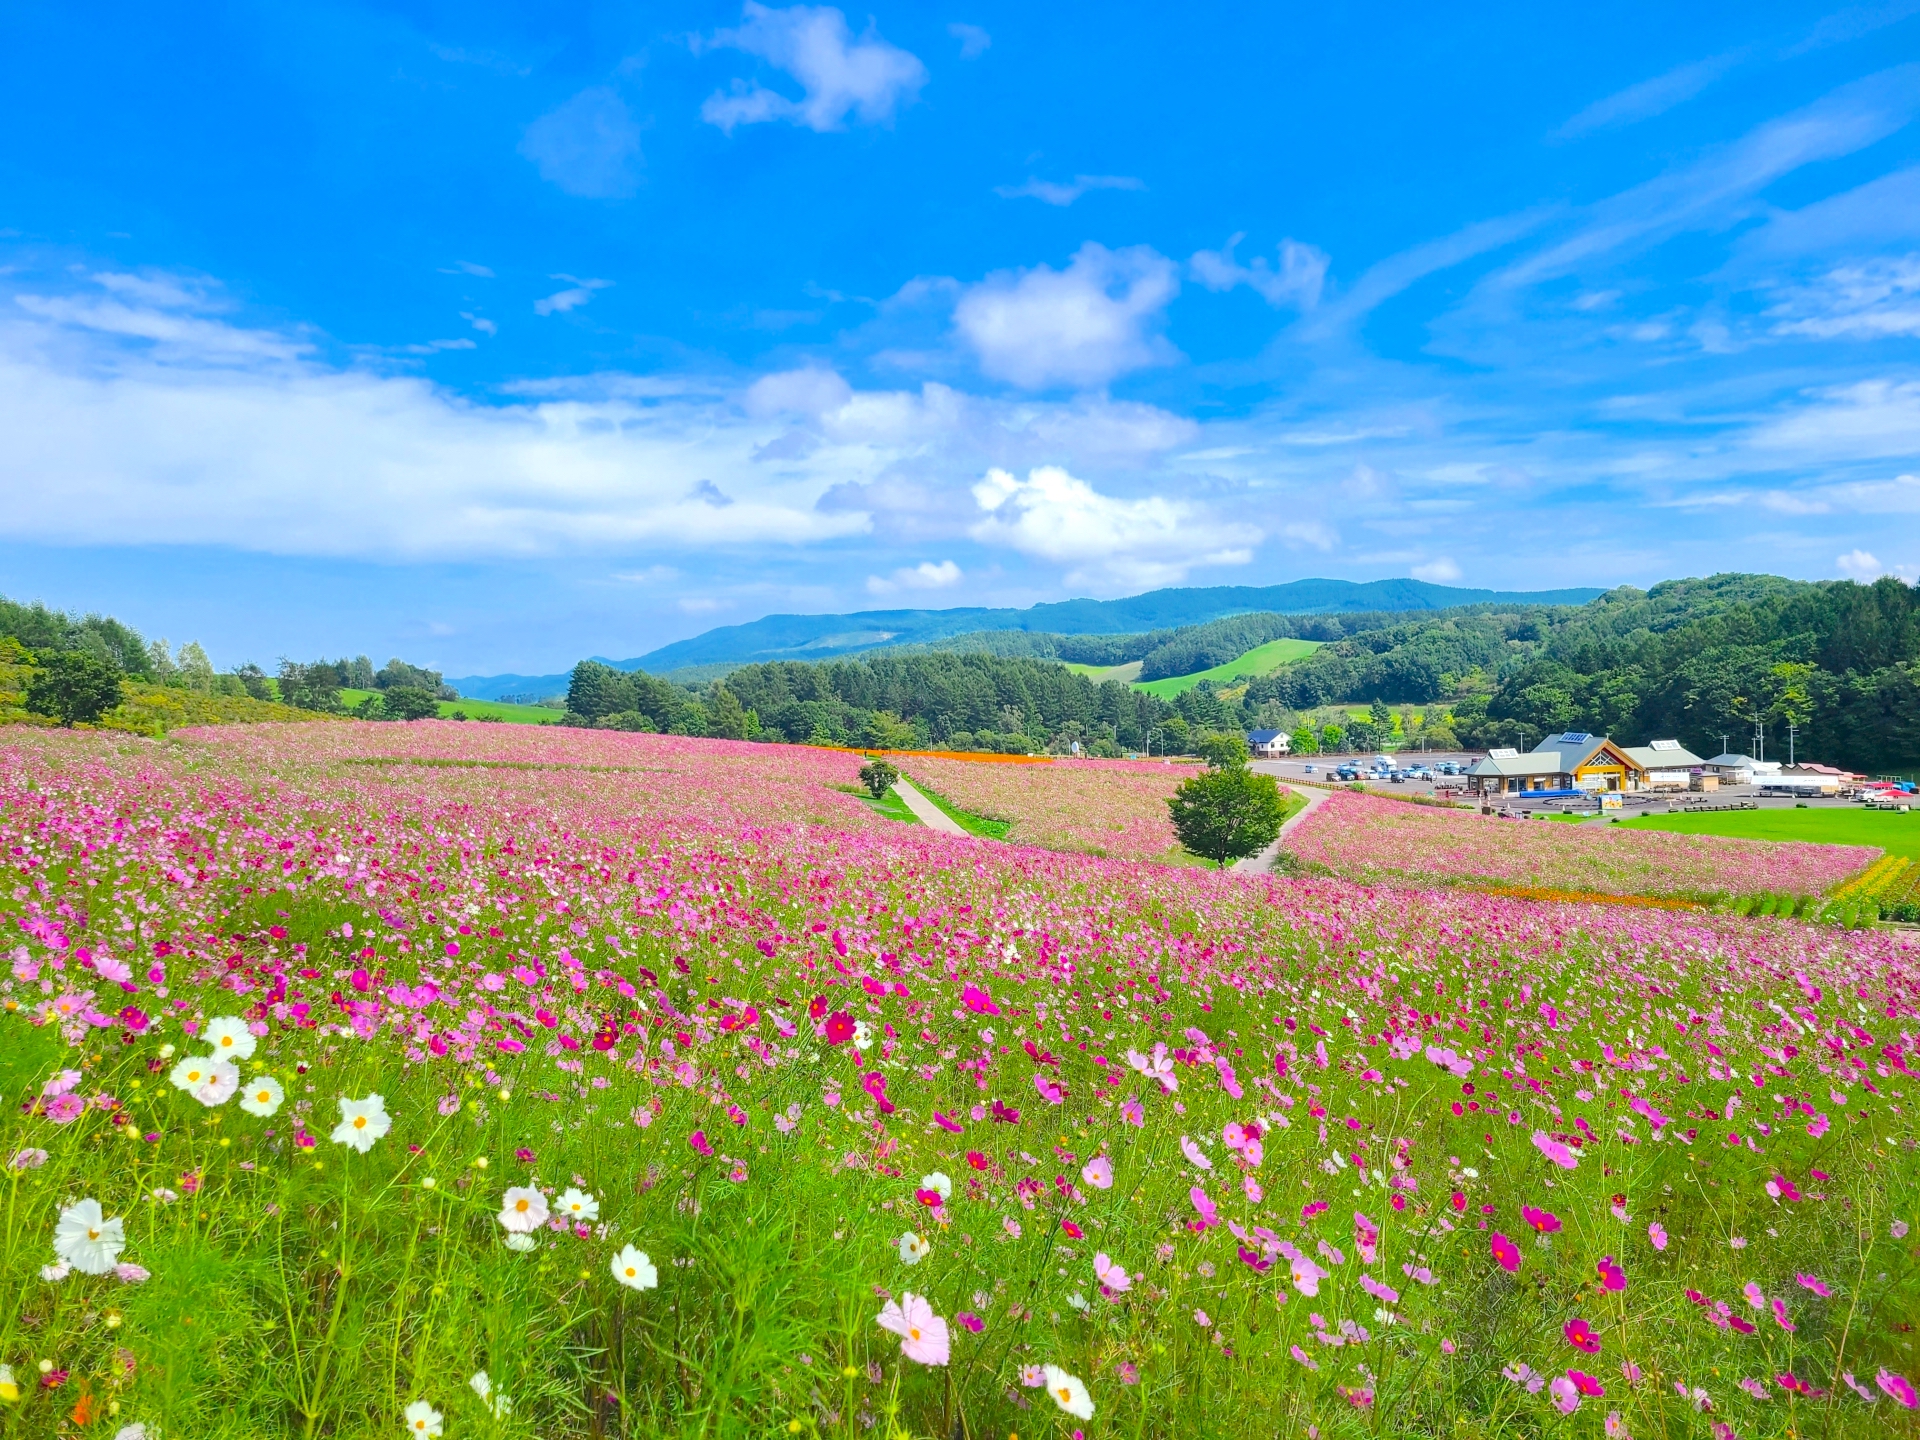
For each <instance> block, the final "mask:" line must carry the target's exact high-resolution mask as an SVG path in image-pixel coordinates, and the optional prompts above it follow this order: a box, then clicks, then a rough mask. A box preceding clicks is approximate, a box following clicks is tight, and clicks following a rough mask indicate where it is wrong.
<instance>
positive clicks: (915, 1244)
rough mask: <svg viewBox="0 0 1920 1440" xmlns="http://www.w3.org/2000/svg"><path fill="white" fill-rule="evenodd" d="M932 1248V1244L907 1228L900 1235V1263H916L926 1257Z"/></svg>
mask: <svg viewBox="0 0 1920 1440" xmlns="http://www.w3.org/2000/svg"><path fill="white" fill-rule="evenodd" d="M932 1249H933V1246H931V1245H929V1244H928V1243H927V1242H926V1241H925V1240H923V1239H922V1238H921V1237H920V1236H918V1235H916V1234H914V1233H913V1231H911V1230H909V1231H907V1233H906V1234H904V1235H902V1236H901V1237H900V1263H901V1264H902V1265H918V1264H919V1263H920V1262H921V1261H922V1260H924V1259H926V1258H927V1253H928V1252H929V1251H930V1250H932Z"/></svg>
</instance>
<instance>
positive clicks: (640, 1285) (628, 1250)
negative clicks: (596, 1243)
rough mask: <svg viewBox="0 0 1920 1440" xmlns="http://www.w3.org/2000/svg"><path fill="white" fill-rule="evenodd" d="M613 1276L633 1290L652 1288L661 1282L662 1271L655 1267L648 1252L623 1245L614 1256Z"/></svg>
mask: <svg viewBox="0 0 1920 1440" xmlns="http://www.w3.org/2000/svg"><path fill="white" fill-rule="evenodd" d="M613 1278H614V1279H616V1280H618V1281H619V1282H620V1283H621V1284H622V1285H625V1286H626V1287H628V1288H629V1289H631V1290H652V1289H655V1288H656V1287H658V1285H659V1284H660V1272H659V1271H658V1270H656V1269H654V1268H653V1261H651V1260H649V1259H648V1258H647V1252H646V1251H644V1250H636V1249H634V1248H633V1246H631V1245H623V1246H621V1248H620V1253H619V1254H618V1255H616V1256H614V1257H613Z"/></svg>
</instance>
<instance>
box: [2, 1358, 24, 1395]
mask: <svg viewBox="0 0 1920 1440" xmlns="http://www.w3.org/2000/svg"><path fill="white" fill-rule="evenodd" d="M0 1400H4V1401H6V1403H7V1404H9V1405H15V1404H18V1403H19V1400H20V1382H19V1381H18V1380H16V1379H14V1378H13V1367H12V1366H11V1365H0Z"/></svg>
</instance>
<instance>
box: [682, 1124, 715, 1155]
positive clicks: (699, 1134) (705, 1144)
mask: <svg viewBox="0 0 1920 1440" xmlns="http://www.w3.org/2000/svg"><path fill="white" fill-rule="evenodd" d="M687 1144H689V1145H691V1146H692V1147H693V1148H694V1149H695V1150H696V1151H698V1152H699V1153H700V1154H702V1155H711V1154H713V1144H712V1142H711V1141H709V1140H708V1139H707V1132H706V1131H704V1130H696V1131H694V1132H693V1134H691V1135H689V1136H688V1137H687Z"/></svg>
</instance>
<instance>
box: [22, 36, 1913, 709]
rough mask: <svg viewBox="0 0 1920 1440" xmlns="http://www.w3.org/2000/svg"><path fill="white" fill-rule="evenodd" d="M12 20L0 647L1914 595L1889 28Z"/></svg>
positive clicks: (427, 650)
mask: <svg viewBox="0 0 1920 1440" xmlns="http://www.w3.org/2000/svg"><path fill="white" fill-rule="evenodd" d="M1471 9H1472V13H1471V14H1465V15H1462V14H1445V15H1443V14H1441V13H1439V12H1435V11H1433V10H1432V8H1431V7H1413V6H1405V7H1400V8H1399V13H1398V14H1397V15H1396V14H1395V13H1394V11H1393V10H1392V9H1387V10H1382V9H1380V8H1378V7H1374V8H1368V9H1364V10H1363V9H1362V8H1361V7H1344V8H1343V7H1326V6H1312V7H1309V6H1295V5H1265V6H1258V7H1255V6H1188V7H1177V8H1175V9H1169V7H1166V6H1164V5H1158V6H1145V5H1126V4H1113V3H1108V4H1103V5H1100V6H1091V5H1076V4H1057V5H1052V6H1040V7H1036V6H1032V5H1019V6H1015V5H999V4H991V3H982V4H967V5H957V6H952V7H942V8H935V7H929V6H925V5H921V6H912V7H895V8H882V9H878V10H875V11H872V12H868V11H866V10H848V11H844V12H843V11H841V10H836V9H832V8H829V7H806V6H795V7H788V8H782V7H779V6H769V7H763V6H760V5H757V4H749V5H746V6H745V7H744V9H743V8H742V7H741V6H739V5H738V4H724V5H698V4H686V5H674V4H657V5H651V6H631V5H629V6H621V5H611V4H586V5H564V4H547V5H540V6H532V5H525V6H502V5H485V4H462V5H453V4H438V5H427V4H422V5H413V6H369V5H362V6H351V5H338V4H328V3H324V0H316V3H310V4H307V5H302V6H284V5H276V6H266V5H260V6H248V5H245V4H234V5H229V6H222V7H194V8H193V9H191V10H188V9H186V8H184V7H170V6H157V7H156V6H133V5H115V4H111V3H108V4H103V5H95V6H88V7H73V6H42V7H30V6H14V7H10V8H9V9H8V10H7V11H6V12H5V13H4V14H3V15H0V136H4V137H5V139H4V141H0V435H4V436H5V442H4V444H0V488H3V491H4V503H3V504H0V534H3V535H4V536H5V537H6V540H7V548H6V558H5V560H4V561H0V591H3V592H4V593H6V594H8V595H10V596H14V597H18V598H31V597H41V598H44V599H46V600H48V601H49V602H50V603H55V604H59V605H63V606H72V607H80V608H92V607H98V608H103V609H109V610H112V611H114V612H116V613H119V614H120V615H121V616H122V617H123V618H126V619H128V620H130V621H132V622H134V623H136V624H138V625H141V626H142V627H143V628H145V629H146V630H147V631H148V632H149V633H151V634H156V635H166V636H169V637H170V638H172V639H174V640H175V641H176V642H177V641H180V640H184V639H188V638H197V639H199V640H201V641H202V642H203V643H204V644H205V645H206V646H207V647H208V649H209V651H210V652H211V653H212V654H213V656H214V659H215V661H216V663H219V664H221V665H228V664H233V663H237V662H240V661H243V660H248V659H252V660H257V661H260V662H262V663H270V662H271V661H272V660H273V659H274V657H276V656H277V655H279V654H282V653H288V654H294V655H310V654H315V653H320V652H325V653H328V654H338V653H357V652H361V651H364V652H367V653H369V654H372V655H374V656H375V657H376V659H383V658H384V657H385V656H387V655H388V654H393V653H399V654H404V655H406V656H408V657H410V658H414V659H417V660H423V661H426V662H429V663H436V664H439V665H441V666H443V667H445V668H446V669H447V670H448V672H449V673H454V674H467V673H484V672H488V671H498V670H521V671H550V670H554V669H558V668H563V667H564V666H565V665H567V664H569V663H571V661H572V660H573V659H575V658H577V657H578V656H580V655H582V654H587V653H600V654H609V655H615V656H626V655H634V654H639V653H641V652H643V651H645V650H648V649H651V648H653V647H654V646H656V645H658V644H662V643H664V642H666V641H668V640H672V639H676V638H679V637H681V636H684V635H688V634H692V633H696V632H698V631H700V630H703V629H706V628H708V627H710V626H712V625H716V624H725V623H729V622H734V621H740V620H746V619H752V618H754V617H756V616H758V615H761V614H764V613H768V612H771V611H779V610H801V611H823V610H851V609H860V608H873V607H878V606H896V605H908V606H923V605H924V606H947V605H957V604H1025V603H1030V602H1032V601H1035V600H1042V599H1058V598H1063V597H1066V596H1071V595H1099V596H1111V595H1120V594H1128V593H1134V592H1136V591H1139V590H1142V589H1148V588H1153V587H1157V586H1161V585H1168V584H1266V583H1275V582H1279V581H1284V580H1289V579H1294V578H1299V577H1302V576H1311V575H1333V576H1347V577H1351V578H1355V579H1369V578H1375V577H1380V576H1389V575H1406V574H1412V575H1417V576H1421V577H1423V578H1428V579H1434V580H1441V581H1448V582H1456V581H1457V582H1458V583H1461V584H1467V585H1484V586H1496V587H1500V588H1535V587H1547V586H1562V585H1573V584H1597V585H1611V584H1616V583H1623V582H1625V583H1638V584H1646V583H1650V582H1652V581H1654V580H1658V579H1661V578H1664V577H1667V576H1673V575H1684V574H1704V573H1710V572H1712V571H1715V570H1724V569H1736V568H1737V569H1755V570H1771V571H1775V572H1779V573H1783V574H1788V575H1794V576H1800V577H1804V578H1823V577H1836V576H1854V577H1857V578H1865V577H1867V576H1870V575H1873V574H1876V573H1882V572H1893V573H1899V574H1904V575H1905V576H1907V578H1909V579H1912V578H1916V576H1917V575H1920V458H1917V457H1920V125H1916V123H1915V121H1916V118H1920V0H1892V3H1881V4H1867V5H1861V6H1856V7H1852V8H1831V9H1823V8H1819V7H1816V6H1807V5H1798V6H1790V5H1764V4H1751V3H1748V4H1740V5H1732V4H1726V5H1719V4H1696V5H1690V6H1672V5H1666V6H1625V5H1612V6H1593V7H1583V8H1582V9H1581V10H1580V11H1579V13H1578V14H1577V15H1576V14H1574V13H1573V12H1567V13H1566V14H1565V15H1564V16H1562V15H1560V14H1550V13H1547V12H1546V11H1543V10H1542V8H1541V7H1539V6H1519V5H1497V4H1490V5H1484V6H1478V7H1471Z"/></svg>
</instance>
